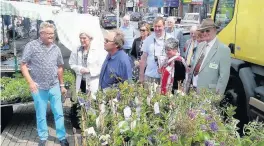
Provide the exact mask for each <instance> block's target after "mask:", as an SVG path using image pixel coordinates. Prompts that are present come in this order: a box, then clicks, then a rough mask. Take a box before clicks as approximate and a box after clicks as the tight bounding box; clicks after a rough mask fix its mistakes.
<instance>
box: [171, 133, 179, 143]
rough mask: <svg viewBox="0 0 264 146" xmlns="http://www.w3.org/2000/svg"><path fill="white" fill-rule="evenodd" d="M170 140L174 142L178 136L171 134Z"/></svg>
mask: <svg viewBox="0 0 264 146" xmlns="http://www.w3.org/2000/svg"><path fill="white" fill-rule="evenodd" d="M170 140H171V141H172V142H176V141H178V136H177V135H176V134H173V135H171V136H170Z"/></svg>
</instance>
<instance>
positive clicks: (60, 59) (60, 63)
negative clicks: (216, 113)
mask: <svg viewBox="0 0 264 146" xmlns="http://www.w3.org/2000/svg"><path fill="white" fill-rule="evenodd" d="M63 65H64V62H63V57H62V54H61V51H60V50H59V48H58V58H57V66H58V71H57V72H58V79H59V83H60V87H61V88H60V89H61V93H62V95H64V94H65V93H66V92H67V90H66V89H65V87H64V81H63Z"/></svg>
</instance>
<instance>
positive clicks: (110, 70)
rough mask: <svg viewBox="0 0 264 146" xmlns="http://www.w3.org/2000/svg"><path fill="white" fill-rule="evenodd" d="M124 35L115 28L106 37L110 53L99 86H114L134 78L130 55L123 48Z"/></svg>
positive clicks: (103, 67)
mask: <svg viewBox="0 0 264 146" xmlns="http://www.w3.org/2000/svg"><path fill="white" fill-rule="evenodd" d="M123 45H124V35H123V33H122V32H121V31H118V30H115V31H112V32H110V33H108V34H107V36H106V38H105V50H106V51H107V52H108V55H107V57H106V59H105V61H104V64H103V66H102V70H101V73H100V79H99V86H100V88H101V89H105V88H108V87H112V86H113V85H115V84H118V83H120V82H124V81H125V80H130V79H131V78H132V67H131V63H130V60H129V56H128V55H127V54H126V53H125V52H124V50H122V46H123Z"/></svg>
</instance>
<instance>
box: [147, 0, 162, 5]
mask: <svg viewBox="0 0 264 146" xmlns="http://www.w3.org/2000/svg"><path fill="white" fill-rule="evenodd" d="M163 5H164V1H163V0H148V6H149V7H163Z"/></svg>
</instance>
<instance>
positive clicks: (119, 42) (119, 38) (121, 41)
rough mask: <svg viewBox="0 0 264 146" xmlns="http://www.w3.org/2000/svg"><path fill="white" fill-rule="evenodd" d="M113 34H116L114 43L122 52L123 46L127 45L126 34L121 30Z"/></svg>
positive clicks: (116, 30)
mask: <svg viewBox="0 0 264 146" xmlns="http://www.w3.org/2000/svg"><path fill="white" fill-rule="evenodd" d="M113 32H114V33H115V38H114V42H115V44H116V45H117V48H118V49H119V50H121V49H122V47H123V45H124V44H125V39H124V34H123V32H122V31H121V30H118V29H115V30H113Z"/></svg>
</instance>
